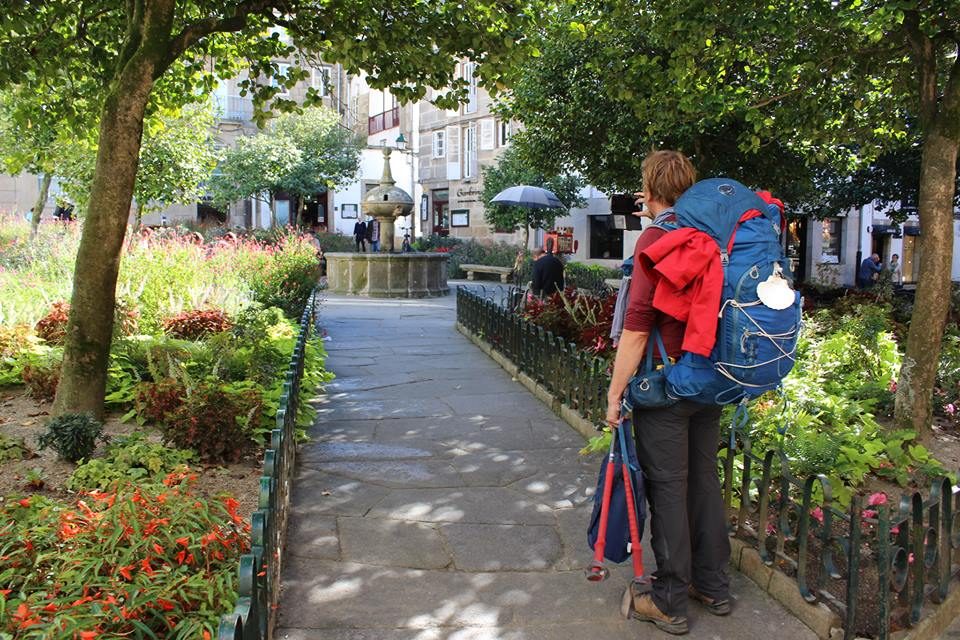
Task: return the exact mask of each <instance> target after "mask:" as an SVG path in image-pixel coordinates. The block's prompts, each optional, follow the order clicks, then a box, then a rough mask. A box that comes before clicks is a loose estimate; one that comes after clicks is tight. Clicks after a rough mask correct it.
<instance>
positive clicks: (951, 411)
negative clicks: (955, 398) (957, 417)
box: [943, 402, 957, 416]
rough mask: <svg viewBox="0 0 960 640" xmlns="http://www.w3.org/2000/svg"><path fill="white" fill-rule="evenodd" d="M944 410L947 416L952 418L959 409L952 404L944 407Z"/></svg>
mask: <svg viewBox="0 0 960 640" xmlns="http://www.w3.org/2000/svg"><path fill="white" fill-rule="evenodd" d="M943 410H944V412H945V413H946V414H947V415H950V416H952V415H954V414H956V413H957V407H956V406H954V404H953V403H952V402H951V403H950V404H948V405H944V407H943Z"/></svg>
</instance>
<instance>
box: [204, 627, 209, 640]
mask: <svg viewBox="0 0 960 640" xmlns="http://www.w3.org/2000/svg"><path fill="white" fill-rule="evenodd" d="M203 640H210V632H209V631H207V630H206V629H204V630H203Z"/></svg>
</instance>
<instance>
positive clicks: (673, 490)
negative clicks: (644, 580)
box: [633, 400, 730, 616]
mask: <svg viewBox="0 0 960 640" xmlns="http://www.w3.org/2000/svg"><path fill="white" fill-rule="evenodd" d="M720 410H721V407H719V406H716V405H705V404H699V403H696V402H691V401H688V400H681V401H680V402H678V403H677V404H675V405H673V406H672V407H667V408H665V409H639V410H637V411H635V412H634V414H633V424H634V433H635V434H636V441H637V455H638V457H639V460H640V465H641V468H642V469H643V473H644V475H645V477H646V490H647V502H648V503H649V505H650V521H651V534H652V542H653V553H654V555H655V556H656V559H657V570H656V572H655V573H654V574H653V577H654V578H655V579H654V581H653V601H654V602H655V603H656V605H657V607H658V608H659V609H660V611H662V612H663V613H666V614H667V615H670V616H686V615H687V587H688V586H689V585H690V584H693V586H694V587H695V588H696V589H697V591H699V592H700V593H702V594H703V595H705V596H707V597H709V598H713V599H716V600H725V599H728V598H729V597H730V577H729V576H728V575H727V564H728V563H729V561H730V540H729V539H728V538H727V518H726V513H725V510H724V506H723V496H722V493H721V489H720V478H719V476H718V473H717V448H718V446H719V444H720Z"/></svg>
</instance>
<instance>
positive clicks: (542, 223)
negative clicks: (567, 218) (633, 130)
mask: <svg viewBox="0 0 960 640" xmlns="http://www.w3.org/2000/svg"><path fill="white" fill-rule="evenodd" d="M520 184H527V185H532V186H535V187H543V188H545V189H549V190H550V191H552V192H553V194H554V195H556V196H557V198H559V199H560V201H561V202H562V203H563V204H564V205H566V207H567V208H568V209H569V208H570V207H579V206H583V205H584V204H585V201H584V200H583V198H582V197H581V196H580V190H581V189H583V187H584V186H585V184H586V183H585V182H584V180H583V178H581V177H580V176H578V175H574V174H563V175H553V176H548V175H544V174H543V173H540V172H539V171H538V170H537V169H535V168H534V167H533V165H532V164H531V162H530V161H529V160H528V159H527V158H526V157H525V156H524V154H523V151H522V147H519V146H517V145H516V144H511V145H510V146H509V147H508V148H507V150H506V151H504V152H503V153H502V154H500V156H499V157H498V158H497V164H495V165H491V166H488V167H484V168H483V194H482V195H481V199H482V200H483V207H484V216H485V217H486V219H487V222H488V223H490V224H491V225H493V227H494V228H495V229H497V230H499V231H515V230H517V229H521V228H522V229H525V230H527V229H529V228H530V227H534V228H544V229H545V228H549V227H551V226H553V223H554V220H556V218H557V216H558V215H562V213H563V212H562V211H558V210H556V209H527V208H525V207H506V206H503V205H499V204H496V203H493V202H491V200H492V199H493V197H494V196H495V195H497V194H498V193H500V192H501V191H503V190H504V189H506V188H507V187H512V186H514V185H520Z"/></svg>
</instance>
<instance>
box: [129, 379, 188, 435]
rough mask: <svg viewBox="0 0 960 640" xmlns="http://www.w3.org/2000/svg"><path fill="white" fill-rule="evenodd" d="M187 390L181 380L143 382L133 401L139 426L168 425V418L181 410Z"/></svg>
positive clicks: (138, 387) (137, 389) (138, 386)
mask: <svg viewBox="0 0 960 640" xmlns="http://www.w3.org/2000/svg"><path fill="white" fill-rule="evenodd" d="M186 395H187V389H186V387H185V386H184V385H183V383H182V382H180V381H179V380H174V379H173V378H163V379H161V380H158V381H156V382H141V383H140V384H139V385H137V388H136V395H135V396H134V401H133V411H134V415H136V417H137V423H138V424H156V425H162V424H164V423H166V421H167V418H168V417H169V416H171V415H173V413H174V412H175V411H176V410H177V409H179V408H180V405H181V404H183V399H184V397H186Z"/></svg>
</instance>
